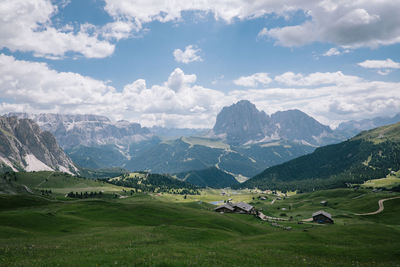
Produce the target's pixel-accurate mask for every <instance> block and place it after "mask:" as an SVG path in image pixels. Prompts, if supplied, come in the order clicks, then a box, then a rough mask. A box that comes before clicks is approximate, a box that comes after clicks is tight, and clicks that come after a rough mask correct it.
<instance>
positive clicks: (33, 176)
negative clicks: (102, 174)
mask: <svg viewBox="0 0 400 267" xmlns="http://www.w3.org/2000/svg"><path fill="white" fill-rule="evenodd" d="M17 177H18V180H17V182H18V183H20V184H24V185H26V186H28V187H29V188H31V189H36V190H42V189H43V190H52V192H53V193H59V194H67V193H69V192H79V193H80V192H87V191H103V192H119V191H122V187H119V186H115V185H112V184H108V183H105V182H102V181H96V180H93V179H84V178H78V177H74V176H70V175H65V174H62V173H57V172H49V171H40V172H29V173H28V172H20V173H18V174H17ZM126 189H127V190H128V188H126Z"/></svg>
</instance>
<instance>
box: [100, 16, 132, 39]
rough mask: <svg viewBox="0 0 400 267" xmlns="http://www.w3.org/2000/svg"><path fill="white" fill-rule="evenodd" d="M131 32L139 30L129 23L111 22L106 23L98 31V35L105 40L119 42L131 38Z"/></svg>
mask: <svg viewBox="0 0 400 267" xmlns="http://www.w3.org/2000/svg"><path fill="white" fill-rule="evenodd" d="M132 31H135V32H138V31H139V28H138V27H137V25H136V24H134V23H132V22H130V21H121V20H117V21H113V22H110V23H107V24H106V25H104V26H103V27H101V29H100V30H99V33H100V34H101V36H102V37H104V38H105V39H106V40H117V41H119V40H121V39H127V38H129V37H131V36H132Z"/></svg>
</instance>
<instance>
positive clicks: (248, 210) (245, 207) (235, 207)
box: [214, 202, 256, 214]
mask: <svg viewBox="0 0 400 267" xmlns="http://www.w3.org/2000/svg"><path fill="white" fill-rule="evenodd" d="M214 210H215V211H216V212H224V213H225V212H234V213H244V214H256V209H255V208H254V207H253V206H252V205H249V204H247V203H244V202H239V203H236V204H232V203H229V202H228V203H225V204H224V205H221V206H219V207H217V208H215V209H214Z"/></svg>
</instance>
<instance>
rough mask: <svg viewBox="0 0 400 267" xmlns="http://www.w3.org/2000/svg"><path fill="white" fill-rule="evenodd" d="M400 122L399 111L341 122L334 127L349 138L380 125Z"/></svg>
mask: <svg viewBox="0 0 400 267" xmlns="http://www.w3.org/2000/svg"><path fill="white" fill-rule="evenodd" d="M397 122H400V113H397V114H396V115H394V116H393V117H375V118H372V119H364V120H359V121H354V120H352V121H347V122H342V123H340V124H339V126H338V127H337V128H336V130H335V131H336V132H337V133H339V134H342V135H343V136H345V137H347V138H349V137H353V136H355V135H356V134H358V133H360V132H362V131H367V130H371V129H374V128H377V127H380V126H384V125H389V124H394V123H397Z"/></svg>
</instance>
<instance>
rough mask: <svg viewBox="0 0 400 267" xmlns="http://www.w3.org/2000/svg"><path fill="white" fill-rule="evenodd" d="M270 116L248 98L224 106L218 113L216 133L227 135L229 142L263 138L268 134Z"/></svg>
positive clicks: (234, 142) (214, 130)
mask: <svg viewBox="0 0 400 267" xmlns="http://www.w3.org/2000/svg"><path fill="white" fill-rule="evenodd" d="M269 125H270V118H269V116H268V115H267V114H265V112H264V111H259V110H258V109H257V108H256V106H255V105H254V104H252V103H251V102H250V101H248V100H241V101H239V102H237V103H236V104H233V105H231V106H229V107H224V108H223V109H222V110H221V112H220V113H219V114H218V115H217V120H216V123H215V125H214V128H213V132H214V134H216V135H221V134H222V135H226V139H227V141H228V143H231V144H240V143H243V142H245V141H246V140H247V141H248V140H258V139H262V138H263V137H264V136H265V135H266V131H267V130H268V126H269Z"/></svg>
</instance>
